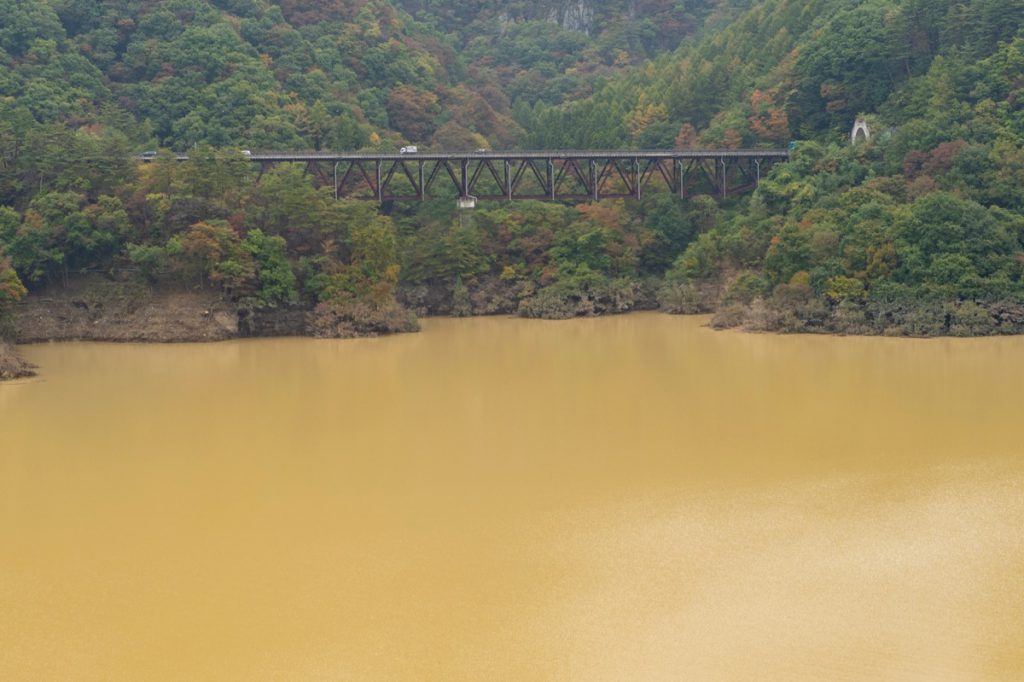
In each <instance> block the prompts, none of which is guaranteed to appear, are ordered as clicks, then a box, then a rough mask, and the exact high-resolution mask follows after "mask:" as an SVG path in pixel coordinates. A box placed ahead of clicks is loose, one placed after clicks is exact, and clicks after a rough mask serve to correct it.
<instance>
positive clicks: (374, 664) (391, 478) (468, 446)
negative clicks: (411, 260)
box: [0, 314, 1024, 682]
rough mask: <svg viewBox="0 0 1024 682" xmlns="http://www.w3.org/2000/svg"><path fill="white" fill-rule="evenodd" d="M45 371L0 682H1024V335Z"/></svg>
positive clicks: (0, 577)
mask: <svg viewBox="0 0 1024 682" xmlns="http://www.w3.org/2000/svg"><path fill="white" fill-rule="evenodd" d="M706 322H707V320H706V319H705V318H682V317H668V316H662V315H655V314H638V315H629V316H625V317H615V318H603V319H584V320H573V321H567V322H542V321H529V320H520V319H506V318H488V319H469V320H451V319H430V320H426V321H425V322H424V325H423V332H422V333H420V334H416V335H408V336H400V337H391V338H381V339H359V340H350V341H319V340H310V339H274V340H256V341H243V342H231V343H219V344H198V345H110V344H66V345H37V346H28V347H24V348H23V349H22V351H23V353H24V355H25V356H26V357H27V358H28V359H29V360H31V361H33V362H35V363H36V364H38V365H39V366H40V377H39V379H37V380H32V381H26V382H19V383H13V384H5V385H0V679H2V680H445V681H447V680H452V681H461V680H466V681H468V680H474V681H475V680H516V681H525V680H585V681H602V680H608V681H613V680H614V681H620V680H688V681H703V680H709V681H710V680H715V681H719V680H780V681H786V682H796V681H803V680H807V681H814V682H820V681H822V680H830V681H847V680H851V681H852V680H865V681H867V680H871V681H874V680H887V681H909V680H914V681H921V682H941V681H943V680H949V681H954V680H955V681H957V682H966V681H975V680H977V681H979V682H981V681H989V680H997V681H1002V680H1006V681H1010V680H1020V679H1024V338H994V339H970V340H959V339H940V340H908V339H878V338H874V339H866V338H834V337H809V336H768V335H748V334H740V333H732V332H729V333H720V332H714V331H712V330H710V329H708V328H706V327H705V326H704V325H705V324H706Z"/></svg>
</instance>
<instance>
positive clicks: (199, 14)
mask: <svg viewBox="0 0 1024 682" xmlns="http://www.w3.org/2000/svg"><path fill="white" fill-rule="evenodd" d="M0 12H2V13H3V17H4V20H3V22H2V24H0V203H2V207H0V317H9V313H10V311H11V310H12V309H13V307H14V302H15V301H16V300H18V299H19V298H21V297H22V295H23V294H24V291H25V287H27V288H28V289H29V290H39V289H42V288H45V287H48V286H49V287H54V286H57V287H59V286H62V285H64V284H66V283H67V282H68V281H69V280H70V279H72V278H74V277H75V276H76V274H77V273H82V272H101V273H106V276H108V277H110V278H113V279H115V280H119V281H121V280H124V279H126V278H131V279H133V280H137V281H140V282H143V283H144V284H145V285H146V286H154V287H159V286H187V287H192V286H195V287H203V288H209V287H214V288H218V289H220V290H221V291H222V292H223V295H224V296H225V297H226V298H228V299H230V300H231V301H234V302H235V303H236V304H237V305H239V306H240V307H242V308H245V309H265V308H269V307H275V306H283V307H291V306H300V307H307V308H312V307H313V306H317V305H318V306H319V310H320V311H321V313H322V318H323V319H326V320H328V322H325V323H324V324H325V325H326V326H327V327H328V328H325V329H324V333H330V329H329V327H330V326H331V325H332V324H334V323H336V322H338V319H339V316H340V317H341V318H346V319H349V318H352V317H360V318H372V319H373V320H375V322H374V323H373V324H376V325H377V328H378V329H386V328H392V327H393V328H406V327H408V326H409V324H410V323H409V321H408V316H407V315H406V314H405V313H404V311H403V310H402V308H401V307H400V306H399V304H398V303H397V301H396V299H395V296H396V294H397V295H398V296H399V297H400V298H401V299H402V301H403V302H404V303H405V304H406V305H408V306H412V307H414V308H418V309H426V310H431V311H434V312H449V313H452V312H454V313H457V314H463V313H465V314H468V313H481V312H497V311H516V310H518V311H519V312H520V313H522V314H528V315H540V316H545V317H558V316H568V315H575V314H591V313H598V312H605V311H622V310H628V309H630V308H633V307H637V306H653V305H656V304H658V303H660V305H661V307H662V308H664V309H667V310H673V311H697V310H719V311H720V314H719V316H718V320H719V322H720V323H721V324H726V325H733V324H744V325H747V326H752V327H757V328H764V329H788V330H803V329H809V330H823V331H851V332H862V333H896V334H899V333H911V334H947V333H957V334H960V333H964V334H976V333H989V332H993V331H1006V332H1010V331H1020V330H1022V329H1024V304H1022V301H1024V284H1022V275H1024V217H1022V215H1024V190H1022V187H1024V152H1022V143H1024V104H1022V92H1021V91H1022V88H1024V76H1022V74H1024V33H1022V30H1021V26H1022V23H1024V0H967V1H960V2H952V1H949V0H866V1H863V2H838V1H836V0H766V1H764V2H749V1H745V0H706V1H693V2H689V1H688V2H669V1H667V0H635V1H634V2H629V3H612V2H606V1H604V0H574V1H568V0H548V1H546V2H537V3H525V2H501V1H499V0H476V1H471V0H456V1H453V2H441V1H433V0H418V1H415V0H403V1H397V0H396V1H392V2H389V1H386V0H369V1H365V2H364V1H361V0H331V1H321V0H280V1H275V2H270V1H267V0H218V1H209V0H159V1H157V0H117V1H114V2H103V3H97V2H92V1H88V2H87V1H86V0H0ZM859 115H865V116H867V118H868V120H869V122H870V124H871V126H872V128H873V130H874V132H875V135H874V137H873V139H872V140H871V141H870V142H866V143H862V144H859V145H857V146H856V147H851V146H850V143H849V131H850V128H851V126H852V123H853V120H854V119H855V118H856V117H857V116H859ZM794 140H795V141H796V145H795V151H794V158H793V162H792V163H790V164H787V165H784V166H782V167H780V168H779V169H777V170H776V171H775V172H774V173H773V174H772V175H771V176H770V177H769V178H768V179H767V180H766V181H765V182H764V183H763V185H762V187H761V190H760V191H759V192H757V193H755V194H754V195H753V196H750V197H744V198H739V199H732V200H729V201H727V202H721V201H718V200H713V199H711V198H708V197H702V198H697V199H695V200H692V201H688V202H679V201H678V200H676V199H674V198H672V197H670V196H667V195H657V194H653V195H650V196H648V197H647V198H645V199H644V201H643V202H633V201H627V202H622V201H619V202H608V201H606V202H601V203H598V204H594V205H585V206H579V207H574V206H560V205H544V204H532V203H529V202H525V203H514V204H509V205H499V204H494V205H485V206H484V207H483V208H482V209H479V210H478V211H477V212H475V213H474V214H472V215H465V214H463V215H461V216H458V215H455V212H454V206H453V202H452V201H450V200H447V199H445V200H441V199H439V200H437V201H435V202H429V203H427V204H425V205H422V206H389V207H385V209H386V210H385V211H384V212H383V213H381V212H378V211H377V210H376V207H375V206H372V205H370V204H354V203H347V202H340V203H338V202H335V201H334V200H333V198H332V196H331V193H330V190H329V189H328V188H316V187H314V185H313V184H311V182H310V179H309V178H307V177H304V176H303V175H302V173H301V169H298V168H287V167H282V168H279V169H276V170H275V171H273V172H271V173H269V174H268V175H266V176H264V177H263V178H262V180H261V182H259V183H258V184H257V183H256V182H255V177H254V176H253V175H252V173H251V169H249V167H248V164H247V163H246V162H245V160H244V158H243V157H242V156H241V155H240V154H239V153H238V150H240V149H266V150H272V149H306V148H309V149H313V148H315V149H335V150H355V149H367V150H369V149H384V150H394V149H396V148H397V147H399V146H401V145H402V144H405V143H410V142H411V143H416V144H420V145H422V146H423V147H424V148H430V147H433V148H437V149H475V148H478V147H492V148H514V147H519V148H524V147H528V148H534V147H543V148H572V147H590V148H635V147H641V148H673V147H677V148H694V147H709V148H717V147H755V146H784V145H786V144H788V143H789V142H790V141H794ZM158 148H165V149H179V150H183V149H189V150H191V151H192V153H193V155H194V156H196V157H197V160H196V161H195V162H194V163H191V164H189V165H187V166H177V167H176V166H175V164H174V163H173V162H172V161H170V160H167V159H165V158H163V157H162V158H161V160H158V162H156V163H154V164H152V165H148V166H145V167H141V166H138V165H137V164H136V163H134V161H133V160H132V159H131V155H132V153H135V152H139V151H142V150H149V149H158ZM655 292H656V293H657V301H656V300H655ZM339 324H340V323H339ZM7 325H8V328H9V326H10V323H9V322H8V323H7Z"/></svg>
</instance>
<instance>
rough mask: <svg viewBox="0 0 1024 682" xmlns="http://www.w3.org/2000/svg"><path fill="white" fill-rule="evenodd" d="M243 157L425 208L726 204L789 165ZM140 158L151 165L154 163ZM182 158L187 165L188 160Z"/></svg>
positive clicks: (615, 158) (460, 155) (509, 156)
mask: <svg viewBox="0 0 1024 682" xmlns="http://www.w3.org/2000/svg"><path fill="white" fill-rule="evenodd" d="M243 153H244V154H245V158H246V159H248V160H249V161H250V162H251V163H253V164H257V165H258V166H259V169H260V170H259V175H260V176H262V175H263V173H264V172H265V171H266V170H267V169H269V168H270V167H272V166H274V165H276V164H280V163H301V164H304V165H305V170H306V173H308V174H309V175H311V176H313V177H315V178H317V180H318V181H319V182H320V184H321V185H323V186H328V187H330V186H333V187H334V194H335V197H337V198H356V199H367V200H372V201H379V202H385V201H403V200H421V201H422V200H424V199H428V198H432V197H437V196H442V197H443V196H450V195H451V194H452V193H454V195H455V197H456V198H457V199H458V202H459V206H460V207H462V208H471V207H473V206H475V205H476V201H477V200H504V201H514V200H517V199H540V200H547V201H597V200H600V199H612V198H626V197H631V198H636V199H639V198H641V197H642V196H643V193H644V191H645V189H647V188H649V187H650V186H651V184H652V183H655V184H662V186H664V187H666V188H667V189H668V190H669V191H670V192H672V193H673V194H676V195H677V196H679V197H680V198H684V199H685V198H687V197H691V196H694V195H699V194H706V195H713V196H719V197H723V198H724V197H727V196H730V195H732V194H739V193H742V192H747V191H751V190H753V189H754V188H756V187H757V186H758V184H759V183H760V181H761V178H762V176H763V175H764V174H765V173H766V172H767V171H768V170H769V169H770V168H771V167H772V166H773V165H775V164H777V163H781V162H785V161H787V160H788V159H789V152H788V151H787V150H784V149H723V150H712V151H708V150H701V151H538V152H445V153H439V152H424V153H411V154H410V153H406V154H347V153H330V152H294V153H293V152H266V153H263V152H259V153H255V152H243ZM139 158H140V160H142V161H144V162H148V161H151V160H153V158H154V156H153V155H152V154H145V155H142V156H141V157H139ZM176 158H177V159H178V160H179V161H188V160H189V157H188V155H187V154H179V155H177V156H176ZM445 188H447V189H448V190H449V191H444V190H445ZM452 191H453V192H452Z"/></svg>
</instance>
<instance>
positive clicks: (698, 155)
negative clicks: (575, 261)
mask: <svg viewBox="0 0 1024 682" xmlns="http://www.w3.org/2000/svg"><path fill="white" fill-rule="evenodd" d="M152 158H153V157H151V156H140V159H141V160H143V161H149V160H151V159H152ZM175 158H177V159H178V160H179V161H188V159H189V156H188V154H186V153H181V154H176V155H175ZM246 158H247V159H249V160H250V161H253V162H257V163H258V162H270V163H287V162H290V161H291V162H307V163H308V162H310V161H320V162H334V161H342V162H345V161H377V160H380V161H458V160H460V159H472V160H474V161H477V160H481V161H483V160H490V161H506V160H507V161H519V160H524V159H557V160H567V159H665V160H671V159H755V158H756V159H766V158H772V159H788V158H789V151H788V150H786V149H710V150H709V149H701V150H608V151H593V150H580V151H576V150H564V149H563V150H549V151H514V152H495V151H488V152H418V153H413V154H393V153H391V154H374V153H352V152H253V153H251V154H247V155H246Z"/></svg>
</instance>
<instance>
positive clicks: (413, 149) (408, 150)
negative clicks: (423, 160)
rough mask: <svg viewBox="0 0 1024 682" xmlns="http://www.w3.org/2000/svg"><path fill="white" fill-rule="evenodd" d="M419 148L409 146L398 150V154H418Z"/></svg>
mask: <svg viewBox="0 0 1024 682" xmlns="http://www.w3.org/2000/svg"><path fill="white" fill-rule="evenodd" d="M419 151H420V150H419V148H418V147H416V145H409V146H408V147H402V148H401V149H399V150H398V153H399V154H418V153H419Z"/></svg>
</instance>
